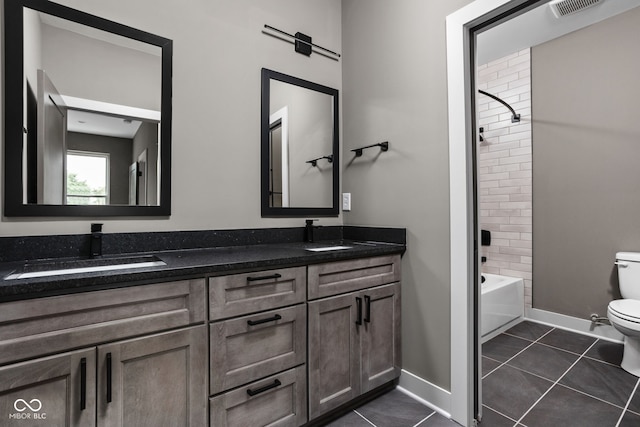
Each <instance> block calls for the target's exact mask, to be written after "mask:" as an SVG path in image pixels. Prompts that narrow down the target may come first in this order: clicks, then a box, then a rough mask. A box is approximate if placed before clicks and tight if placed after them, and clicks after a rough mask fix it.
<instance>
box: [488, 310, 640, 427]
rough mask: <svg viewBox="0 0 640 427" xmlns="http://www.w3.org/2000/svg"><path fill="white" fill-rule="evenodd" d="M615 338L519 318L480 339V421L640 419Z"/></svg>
mask: <svg viewBox="0 0 640 427" xmlns="http://www.w3.org/2000/svg"><path fill="white" fill-rule="evenodd" d="M622 348H623V347H622V344H616V343H611V342H608V341H603V340H598V339H596V338H592V337H589V336H586V335H581V334H575V333H571V332H567V331H565V330H562V329H557V328H551V327H548V326H544V325H540V324H537V323H532V322H522V323H520V324H518V325H516V326H514V327H513V328H511V329H509V330H508V331H506V332H505V333H503V334H501V335H498V336H497V337H495V338H493V339H492V340H490V341H488V342H486V343H485V344H483V346H482V356H483V357H482V375H483V379H482V387H483V414H484V415H483V420H482V423H481V424H480V425H481V426H482V427H503V426H504V427H523V426H526V427H538V426H544V427H549V426H554V427H555V426H562V427H571V426H576V427H577V426H579V427H591V426H593V427H631V426H635V427H638V426H640V387H639V384H640V380H639V379H638V378H637V377H635V376H633V375H631V374H629V373H627V372H626V371H624V370H622V369H621V368H620V362H621V361H622Z"/></svg>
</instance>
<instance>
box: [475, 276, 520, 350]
mask: <svg viewBox="0 0 640 427" xmlns="http://www.w3.org/2000/svg"><path fill="white" fill-rule="evenodd" d="M483 276H484V277H485V281H484V283H482V291H481V297H480V331H481V336H482V338H483V339H482V341H483V342H484V341H486V340H487V339H490V338H492V337H493V336H495V335H497V334H499V333H501V332H503V331H504V330H506V329H508V328H509V327H511V326H512V325H513V324H515V323H517V322H515V321H516V320H517V319H522V317H523V316H524V280H522V279H520V278H517V277H507V276H498V275H496V274H486V273H485V274H483Z"/></svg>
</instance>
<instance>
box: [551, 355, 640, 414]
mask: <svg viewBox="0 0 640 427" xmlns="http://www.w3.org/2000/svg"><path fill="white" fill-rule="evenodd" d="M637 380H638V379H637V378H636V377H635V376H633V375H631V374H630V373H628V372H626V371H624V370H622V368H618V367H615V366H612V365H609V364H607V363H602V362H599V361H597V360H593V359H588V358H582V359H580V360H579V361H578V363H576V364H575V366H574V367H573V368H571V370H570V371H569V372H568V373H567V375H565V376H564V377H563V378H562V379H561V380H560V384H563V385H566V386H568V387H571V388H574V389H576V390H579V391H582V392H584V393H586V394H589V395H591V396H595V397H598V398H600V399H602V400H605V401H607V402H609V403H613V404H614V405H618V406H621V407H624V406H625V405H626V403H627V400H628V399H629V397H630V396H631V392H632V391H633V388H634V387H635V385H636V382H637Z"/></svg>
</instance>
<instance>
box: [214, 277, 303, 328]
mask: <svg viewBox="0 0 640 427" xmlns="http://www.w3.org/2000/svg"><path fill="white" fill-rule="evenodd" d="M306 284H307V281H306V267H295V268H284V269H280V270H269V271H256V272H254V273H245V274H234V275H230V276H221V277H211V278H210V279H209V318H210V319H211V320H216V319H224V318H226V317H233V316H240V315H243V314H249V313H253V312H256V311H263V310H270V309H272V308H276V307H281V306H285V305H293V304H297V303H299V302H304V300H305V298H306Z"/></svg>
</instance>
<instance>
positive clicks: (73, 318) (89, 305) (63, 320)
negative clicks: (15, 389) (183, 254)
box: [0, 279, 205, 364]
mask: <svg viewBox="0 0 640 427" xmlns="http://www.w3.org/2000/svg"><path fill="white" fill-rule="evenodd" d="M204 297H205V280H204V279H198V280H184V281H179V282H167V283H159V284H153V285H143V286H132V287H128V288H119V289H110V290H105V291H92V292H83V293H78V294H73V295H63V296H57V297H47V298H39V299H33V300H25V301H16V302H8V303H3V304H0V364H4V363H8V362H11V361H15V360H22V359H26V358H30V357H34V356H40V355H44V354H51V353H56V352H60V351H65V350H67V349H70V348H78V347H83V346H87V345H91V344H97V343H100V342H106V341H112V340H116V339H121V338H126V337H131V336H135V335H142V334H146V333H151V332H157V331H162V330H165V329H170V328H176V327H180V326H186V325H189V324H194V323H201V322H204V318H205V299H204Z"/></svg>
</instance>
